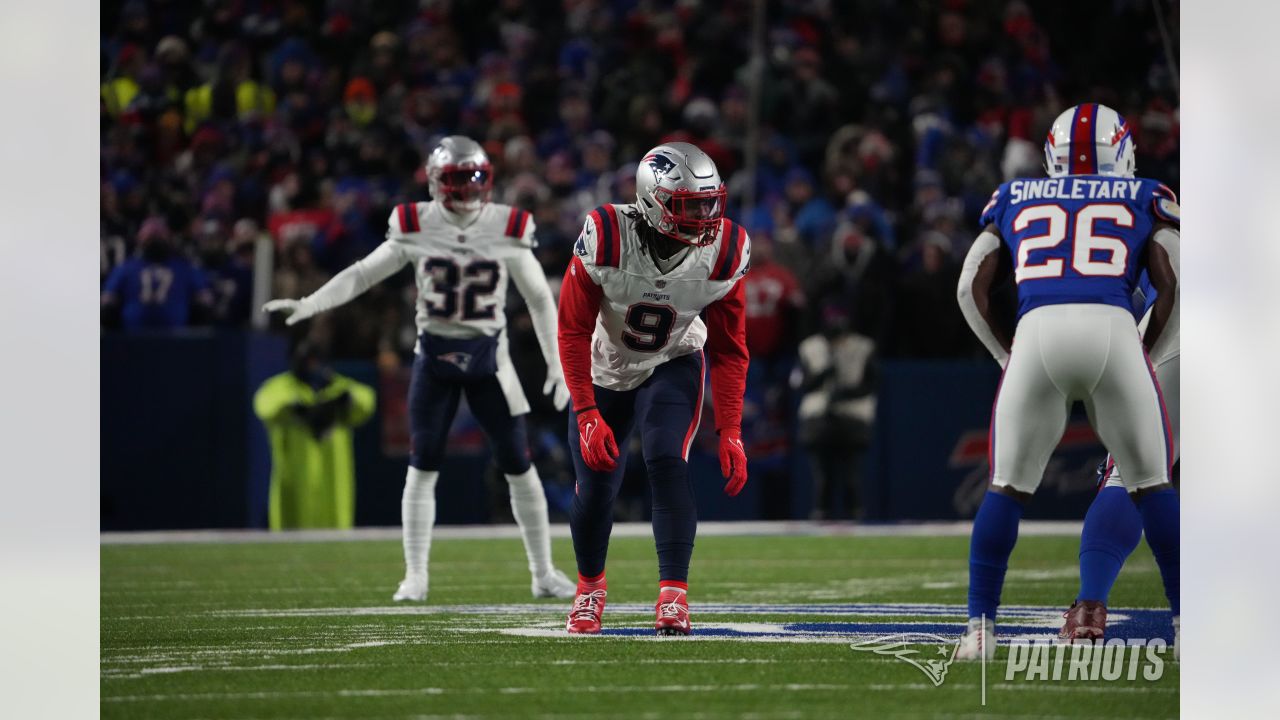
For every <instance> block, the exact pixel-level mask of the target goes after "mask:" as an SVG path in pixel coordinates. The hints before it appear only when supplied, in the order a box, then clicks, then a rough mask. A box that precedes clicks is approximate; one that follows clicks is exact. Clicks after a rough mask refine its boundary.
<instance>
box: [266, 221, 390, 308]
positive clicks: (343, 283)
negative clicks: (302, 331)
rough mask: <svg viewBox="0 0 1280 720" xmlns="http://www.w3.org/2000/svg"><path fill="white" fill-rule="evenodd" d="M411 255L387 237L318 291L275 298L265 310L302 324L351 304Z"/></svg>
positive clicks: (384, 278)
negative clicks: (297, 298)
mask: <svg viewBox="0 0 1280 720" xmlns="http://www.w3.org/2000/svg"><path fill="white" fill-rule="evenodd" d="M408 261H409V258H408V256H407V255H406V254H405V252H404V250H403V249H402V248H401V246H400V244H399V243H398V242H396V241H395V240H387V241H386V242H384V243H382V244H381V245H379V246H378V247H377V248H375V249H374V251H373V252H371V253H369V254H368V255H366V256H365V257H364V258H362V259H360V260H357V261H356V262H354V263H352V264H351V265H350V266H349V267H347V268H346V269H345V270H343V271H342V272H340V273H338V274H337V275H334V276H333V277H332V278H331V279H330V280H329V282H327V283H325V284H324V285H322V286H321V287H320V289H319V290H316V291H315V292H313V293H311V294H310V295H308V296H306V297H304V298H302V299H300V300H286V299H281V300H272V301H271V302H268V303H267V304H266V305H263V306H262V310H263V312H286V313H289V316H288V318H287V319H286V320H285V324H287V325H293V324H295V323H299V322H301V321H303V320H306V319H307V318H309V317H311V316H312V315H318V314H319V313H322V312H324V311H326V310H331V309H333V308H335V307H338V306H339V305H342V304H344V303H348V302H350V301H351V300H353V299H354V298H356V297H358V296H359V295H360V294H362V293H364V292H365V291H367V290H368V289H369V288H371V287H373V286H374V285H377V284H378V283H380V282H382V281H383V280H386V279H387V278H388V277H390V276H392V275H393V274H395V272H396V271H397V270H399V269H400V268H402V267H404V265H405V263H407V262H408Z"/></svg>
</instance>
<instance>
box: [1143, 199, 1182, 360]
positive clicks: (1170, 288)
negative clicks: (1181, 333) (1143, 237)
mask: <svg viewBox="0 0 1280 720" xmlns="http://www.w3.org/2000/svg"><path fill="white" fill-rule="evenodd" d="M1179 242H1180V236H1179V233H1178V228H1177V227H1175V226H1173V225H1172V224H1169V223H1163V222H1162V223H1159V224H1157V225H1156V230H1155V233H1153V234H1152V236H1151V242H1149V243H1147V276H1148V277H1150V278H1151V286H1152V287H1154V288H1155V289H1156V301H1155V303H1154V304H1153V305H1152V306H1151V311H1150V319H1149V320H1148V321H1147V330H1146V332H1145V333H1144V334H1143V336H1142V344H1143V345H1144V346H1145V347H1146V348H1147V353H1148V354H1149V355H1150V356H1151V357H1153V358H1163V357H1165V356H1166V354H1168V353H1169V352H1171V351H1172V350H1173V348H1174V345H1175V344H1176V343H1177V342H1178V324H1179V323H1178V299H1179V298H1178V294H1179V293H1178V269H1179V268H1178V266H1179V256H1180V255H1181V250H1180V247H1179Z"/></svg>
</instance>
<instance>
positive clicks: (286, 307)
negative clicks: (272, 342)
mask: <svg viewBox="0 0 1280 720" xmlns="http://www.w3.org/2000/svg"><path fill="white" fill-rule="evenodd" d="M262 312H267V313H273V312H282V313H288V316H287V317H285V319H284V324H285V325H296V324H297V323H300V322H302V321H303V320H306V319H307V318H309V317H311V315H312V313H311V311H309V310H307V309H306V307H305V305H304V304H303V302H302V301H301V300H269V301H267V304H266V305H263V306H262Z"/></svg>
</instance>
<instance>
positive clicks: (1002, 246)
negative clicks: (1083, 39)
mask: <svg viewBox="0 0 1280 720" xmlns="http://www.w3.org/2000/svg"><path fill="white" fill-rule="evenodd" d="M1044 149H1045V169H1046V170H1047V171H1048V174H1049V177H1048V178H1040V179H1017V180H1012V181H1009V182H1006V183H1004V184H1003V185H1001V186H1000V187H999V188H998V189H997V190H996V192H995V193H994V194H993V195H992V197H991V201H990V202H989V203H988V204H987V207H986V208H985V209H984V210H983V213H982V219H981V222H982V224H983V225H984V226H985V229H984V230H983V232H982V234H981V235H979V236H978V238H977V240H975V241H974V244H973V247H972V248H971V249H970V250H969V254H968V256H967V257H966V258H965V263H964V268H963V270H962V273H961V278H960V283H959V288H958V293H957V294H958V299H959V302H960V306H961V309H962V310H963V312H964V315H965V319H966V320H967V321H968V322H969V326H970V327H971V328H972V329H973V331H974V333H975V334H976V335H977V336H978V337H979V339H981V340H982V342H983V344H984V345H985V346H986V347H987V349H988V350H989V351H990V352H991V354H992V355H993V356H994V357H995V358H996V360H997V361H998V362H999V363H1000V365H1001V366H1002V367H1003V368H1004V374H1003V376H1002V377H1001V382H1000V386H999V388H998V389H997V391H996V401H995V406H994V408H993V411H992V418H991V431H990V437H991V440H990V447H989V450H988V452H989V455H990V462H991V487H990V489H989V490H988V492H987V494H986V497H985V498H984V499H983V502H982V506H981V507H980V508H979V509H978V514H977V517H976V518H974V522H973V536H972V539H971V542H970V547H969V622H968V627H967V628H966V630H965V633H964V635H963V636H962V637H961V641H960V647H959V648H958V650H957V655H956V656H957V657H959V658H963V659H974V658H978V657H987V658H991V657H993V656H994V654H995V641H996V638H995V616H996V608H997V606H998V605H999V603H1000V592H1001V589H1002V588H1003V585H1004V576H1005V570H1006V569H1007V567H1008V561H1009V555H1010V553H1012V551H1013V546H1014V543H1015V542H1016V541H1017V537H1018V522H1019V520H1020V518H1021V516H1022V507H1023V504H1024V503H1025V502H1026V501H1027V500H1028V499H1030V497H1031V494H1032V493H1033V492H1035V490H1036V488H1037V487H1038V486H1039V484H1040V481H1041V479H1042V477H1043V475H1044V470H1045V465H1046V464H1047V463H1048V461H1049V457H1050V455H1051V454H1052V453H1053V450H1054V448H1055V447H1056V446H1057V443H1058V440H1059V439H1060V438H1061V437H1062V432H1063V430H1064V429H1065V427H1066V423H1067V418H1068V415H1069V413H1070V410H1071V406H1072V404H1073V403H1075V402H1076V401H1081V402H1083V403H1084V406H1085V409H1086V410H1087V411H1088V414H1089V418H1090V422H1091V423H1092V425H1093V427H1094V430H1095V431H1097V433H1098V436H1099V437H1100V438H1101V439H1102V442H1103V444H1104V445H1106V447H1107V449H1108V450H1109V451H1110V452H1111V453H1112V454H1113V455H1114V456H1115V458H1116V463H1117V465H1119V466H1120V467H1121V468H1123V469H1124V476H1123V483H1124V486H1125V488H1126V490H1128V491H1129V492H1130V493H1131V494H1132V495H1133V497H1134V499H1135V502H1136V503H1137V508H1138V511H1139V512H1140V513H1141V515H1142V525H1143V529H1144V530H1145V531H1146V534H1147V540H1148V542H1149V543H1150V544H1151V549H1152V552H1153V554H1154V555H1155V558H1156V562H1157V564H1158V565H1159V567H1160V571H1161V574H1162V575H1163V577H1164V578H1165V583H1166V586H1171V587H1173V588H1175V589H1176V587H1177V577H1178V557H1179V541H1178V512H1179V510H1178V508H1179V503H1178V494H1177V492H1176V491H1175V490H1174V488H1173V486H1172V485H1171V484H1170V482H1169V472H1170V467H1171V466H1172V464H1173V458H1174V452H1175V450H1174V441H1173V435H1172V431H1171V428H1170V426H1169V421H1168V415H1167V413H1166V411H1165V402H1164V398H1163V397H1162V394H1161V389H1160V384H1159V382H1158V381H1157V380H1156V377H1155V374H1154V372H1153V371H1152V368H1151V364H1150V360H1149V359H1148V354H1150V356H1152V357H1157V358H1162V357H1166V356H1167V355H1168V354H1169V348H1170V346H1171V344H1172V343H1174V342H1176V329H1177V326H1178V247H1179V246H1178V218H1179V211H1178V206H1177V203H1176V202H1175V201H1174V199H1173V198H1172V196H1171V194H1170V193H1169V192H1168V191H1167V189H1166V188H1164V186H1163V185H1161V184H1160V183H1158V182H1155V181H1154V180H1147V179H1142V178H1135V177H1134V142H1133V137H1132V136H1131V134H1130V130H1129V125H1128V124H1127V123H1126V122H1125V120H1124V118H1123V117H1121V116H1120V115H1119V114H1118V113H1116V111H1114V110H1112V109H1111V108H1108V107H1106V106H1104V105H1098V104H1096V103H1086V104H1083V105H1077V106H1076V107H1073V108H1071V109H1070V110H1067V111H1066V112H1064V113H1062V114H1061V115H1059V116H1058V118H1057V119H1056V120H1055V121H1054V124H1053V127H1052V129H1051V130H1050V131H1049V137H1048V139H1047V140H1046V142H1045V148H1044ZM1143 271H1145V272H1146V273H1147V274H1148V276H1149V277H1150V279H1151V285H1152V286H1153V287H1154V288H1155V290H1156V299H1155V303H1154V304H1153V306H1152V308H1151V319H1150V321H1149V322H1148V325H1147V328H1146V331H1145V333H1144V334H1142V335H1139V333H1138V329H1137V323H1136V322H1135V320H1134V316H1133V314H1132V312H1131V311H1130V296H1131V294H1132V293H1133V290H1134V287H1135V284H1136V283H1137V281H1138V276H1139V275H1140V274H1141V273H1142V272H1143ZM1008 272H1012V273H1013V277H1014V281H1015V282H1016V284H1017V288H1018V324H1017V329H1016V331H1015V333H1014V337H1013V339H1012V340H1010V339H1009V338H1008V337H1007V335H1006V333H1004V332H1003V330H1002V329H1001V327H1000V325H999V324H997V323H996V322H995V320H994V318H993V317H992V313H991V308H990V304H989V302H988V301H989V292H990V290H991V288H992V286H993V285H994V284H995V282H996V280H997V279H998V278H999V277H1000V276H1001V274H1002V273H1008ZM1171 601H1172V602H1173V603H1174V605H1173V614H1174V616H1175V617H1177V615H1178V605H1177V594H1176V590H1175V592H1174V593H1173V594H1172V595H1171ZM1103 619H1105V618H1104V616H1102V615H1101V614H1098V613H1094V614H1092V615H1090V614H1088V613H1082V614H1081V622H1082V623H1083V624H1091V625H1092V626H1095V628H1096V631H1097V633H1098V634H1099V635H1100V634H1101V632H1102V628H1101V622H1102V620H1103Z"/></svg>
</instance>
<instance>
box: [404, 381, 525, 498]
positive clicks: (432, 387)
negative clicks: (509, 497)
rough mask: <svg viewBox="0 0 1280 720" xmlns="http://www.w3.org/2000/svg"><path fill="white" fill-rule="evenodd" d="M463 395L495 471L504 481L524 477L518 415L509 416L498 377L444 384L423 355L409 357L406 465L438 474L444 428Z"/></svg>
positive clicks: (522, 431) (521, 420)
mask: <svg viewBox="0 0 1280 720" xmlns="http://www.w3.org/2000/svg"><path fill="white" fill-rule="evenodd" d="M464 392H465V393H466V394H467V405H468V406H469V407H470V408H471V413H472V414H473V415H475V417H476V421H477V422H479V423H480V428H481V429H482V430H484V434H485V435H486V436H487V437H488V438H489V447H490V449H492V450H493V458H494V461H495V462H496V463H497V465H498V469H499V470H501V471H502V473H503V474H504V475H519V474H521V473H523V472H525V471H527V470H528V469H529V440H528V432H527V431H526V430H525V422H524V415H517V416H515V417H512V416H511V411H510V409H509V408H508V406H507V396H506V395H504V394H503V392H502V386H501V385H500V384H499V383H498V376H497V375H484V376H481V377H478V378H476V379H474V380H465V381H458V380H444V379H441V378H439V377H437V376H436V375H435V374H433V373H432V372H431V367H430V361H429V359H428V358H427V357H426V356H425V355H417V356H415V357H414V359H413V375H412V377H411V378H410V380H409V432H410V441H409V443H410V450H409V464H410V465H412V466H413V467H415V468H417V469H419V470H439V469H440V465H441V463H443V462H444V455H445V448H446V446H447V445H448V442H449V426H450V425H452V424H453V416H454V415H456V414H457V412H458V401H459V400H460V399H461V398H462V394H463V393H464Z"/></svg>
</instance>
